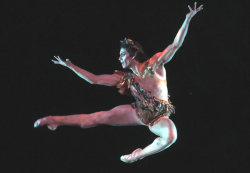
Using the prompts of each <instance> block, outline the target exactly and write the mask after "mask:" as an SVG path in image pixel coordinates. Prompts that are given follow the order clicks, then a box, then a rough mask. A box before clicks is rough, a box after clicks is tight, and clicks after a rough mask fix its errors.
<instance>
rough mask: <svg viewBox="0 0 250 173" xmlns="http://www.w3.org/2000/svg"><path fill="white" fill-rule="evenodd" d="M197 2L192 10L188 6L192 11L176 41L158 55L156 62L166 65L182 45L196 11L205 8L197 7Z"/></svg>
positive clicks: (187, 16)
mask: <svg viewBox="0 0 250 173" xmlns="http://www.w3.org/2000/svg"><path fill="white" fill-rule="evenodd" d="M196 4H197V2H195V3H194V9H193V10H192V8H191V7H190V6H189V5H188V8H189V10H190V12H189V13H188V14H187V15H186V18H185V20H184V22H183V24H182V26H181V28H180V30H179V31H178V33H177V35H176V37H175V39H174V42H173V43H172V44H170V45H169V46H168V47H167V48H166V49H165V50H164V51H163V52H162V53H161V54H160V56H157V57H156V58H157V61H155V62H156V63H158V64H160V65H162V64H163V65H164V64H165V63H168V62H169V61H170V60H171V59H172V58H173V56H174V54H175V52H176V51H177V50H178V49H179V48H180V47H181V45H182V43H183V41H184V39H185V37H186V34H187V31H188V26H189V23H190V21H191V19H192V18H193V17H194V16H195V15H196V13H198V12H199V11H201V10H202V9H203V5H201V6H200V7H199V8H196Z"/></svg>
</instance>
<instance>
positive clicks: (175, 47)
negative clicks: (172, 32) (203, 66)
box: [172, 43, 182, 50]
mask: <svg viewBox="0 0 250 173" xmlns="http://www.w3.org/2000/svg"><path fill="white" fill-rule="evenodd" d="M181 46H182V44H181V43H176V44H174V45H173V47H172V48H173V50H177V49H179V48H180V47H181Z"/></svg>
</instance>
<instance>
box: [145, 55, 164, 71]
mask: <svg viewBox="0 0 250 173" xmlns="http://www.w3.org/2000/svg"><path fill="white" fill-rule="evenodd" d="M161 56H162V52H157V53H155V54H154V55H153V56H152V57H151V58H150V59H149V60H148V64H149V65H150V66H151V67H153V68H154V69H157V68H159V67H160V61H159V60H160V57H161Z"/></svg>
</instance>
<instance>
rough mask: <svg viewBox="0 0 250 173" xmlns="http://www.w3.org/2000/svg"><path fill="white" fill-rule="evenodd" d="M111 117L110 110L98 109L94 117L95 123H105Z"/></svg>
mask: <svg viewBox="0 0 250 173" xmlns="http://www.w3.org/2000/svg"><path fill="white" fill-rule="evenodd" d="M111 119H112V111H100V112H98V113H97V114H96V116H95V117H94V121H95V123H96V124H100V125H101V124H107V123H108V122H109V121H110V120H111Z"/></svg>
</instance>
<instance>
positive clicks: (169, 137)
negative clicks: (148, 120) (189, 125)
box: [162, 129, 177, 146]
mask: <svg viewBox="0 0 250 173" xmlns="http://www.w3.org/2000/svg"><path fill="white" fill-rule="evenodd" d="M162 138H163V139H164V144H165V145H167V146H169V145H172V144H173V143H175V142H176V140H177V131H176V129H171V130H170V131H168V132H166V135H163V137H162Z"/></svg>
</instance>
